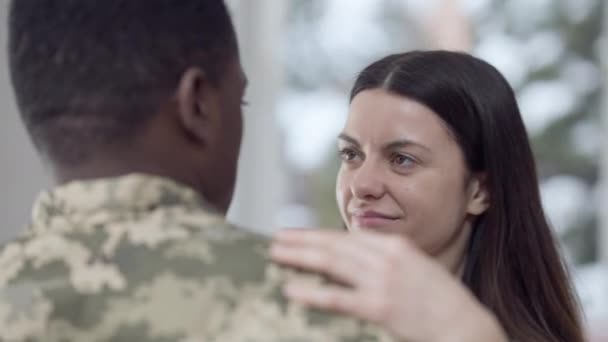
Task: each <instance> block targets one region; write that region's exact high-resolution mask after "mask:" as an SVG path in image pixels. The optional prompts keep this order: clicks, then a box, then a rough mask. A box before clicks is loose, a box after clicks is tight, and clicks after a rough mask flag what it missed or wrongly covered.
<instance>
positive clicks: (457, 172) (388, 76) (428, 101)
mask: <svg viewBox="0 0 608 342" xmlns="http://www.w3.org/2000/svg"><path fill="white" fill-rule="evenodd" d="M350 99H351V104H350V111H349V116H348V120H347V122H346V125H345V128H344V131H343V133H342V134H341V135H340V138H339V150H340V155H341V157H342V160H343V162H342V166H341V168H340V171H339V174H338V181H337V191H336V192H337V200H338V203H339V207H340V212H341V215H342V218H343V219H344V221H345V223H346V225H347V227H348V230H349V231H363V232H372V233H364V234H363V235H361V234H357V236H353V237H350V238H349V239H345V238H344V237H343V236H340V235H336V234H335V233H324V232H300V233H297V232H289V233H282V234H281V235H279V237H278V239H277V243H276V244H275V248H274V249H273V256H274V258H275V260H277V261H279V262H283V263H286V264H291V265H295V266H299V267H303V268H307V269H310V270H314V271H319V272H322V273H326V274H328V275H330V276H333V277H334V278H338V280H341V281H342V282H343V283H345V284H347V285H349V287H346V288H336V287H332V288H328V287H325V288H323V287H322V286H317V287H316V288H315V289H311V288H310V287H309V288H302V286H300V287H299V288H298V286H297V285H298V284H295V286H294V285H293V284H292V286H291V287H290V291H287V294H288V295H289V296H290V297H292V298H295V299H299V300H300V301H302V302H304V303H307V304H309V305H313V306H318V307H322V308H329V309H334V310H340V311H344V312H346V313H349V314H353V315H356V316H359V317H361V318H364V319H368V320H372V321H376V322H377V323H380V324H382V325H384V326H385V327H387V328H388V329H389V330H391V331H392V332H393V333H394V334H395V335H398V336H401V337H403V338H409V339H411V340H415V339H416V338H419V339H420V340H425V336H424V334H431V333H433V327H434V330H446V329H447V328H446V329H443V327H447V326H448V325H449V324H448V325H441V324H439V325H437V324H433V325H429V324H428V323H425V322H424V320H423V319H421V317H424V318H426V319H431V320H432V319H435V318H437V317H440V316H441V315H438V314H436V313H437V312H442V315H443V316H442V317H443V318H445V319H446V320H449V319H454V318H457V317H458V314H457V313H458V306H459V305H463V307H465V308H467V310H465V311H467V312H468V311H471V312H473V311H474V312H475V313H480V312H481V311H480V310H478V308H479V307H482V308H487V310H489V312H491V313H492V316H494V317H495V318H496V319H497V320H498V322H499V323H500V325H501V326H502V328H504V331H506V333H507V335H508V336H509V338H511V339H514V340H517V341H563V342H566V341H568V342H573V341H583V337H582V332H581V328H580V319H579V310H578V307H577V303H576V300H575V298H574V295H573V292H572V289H571V286H570V282H569V278H568V275H567V272H566V270H565V268H564V266H563V264H562V260H561V258H560V255H559V253H558V251H557V248H556V242H555V239H554V237H553V235H552V232H551V229H550V227H549V225H548V223H547V221H546V219H545V216H544V214H543V210H542V207H541V202H540V195H539V189H538V180H537V175H536V170H535V164H534V158H533V155H532V151H531V148H530V144H529V141H528V137H527V135H526V130H525V127H524V125H523V122H522V119H521V115H520V113H519V109H518V106H517V103H516V100H515V96H514V94H513V90H512V89H511V88H510V86H509V85H508V83H507V82H506V80H505V79H504V78H503V77H502V75H501V74H500V73H499V72H498V71H497V70H496V69H495V68H493V67H492V66H490V65H489V64H487V63H485V62H483V61H481V60H479V59H477V58H474V57H472V56H469V55H466V54H461V53H455V52H446V51H428V52H410V53H405V54H398V55H391V56H388V57H386V58H383V59H381V60H379V61H377V62H375V63H373V64H371V65H369V66H368V67H367V68H365V69H364V70H363V72H362V73H361V74H360V75H359V76H358V78H357V80H356V82H355V85H354V87H353V89H352V92H351V97H350ZM378 232H379V233H389V234H391V235H393V236H401V237H403V239H404V240H405V243H397V244H395V243H392V242H391V241H394V238H393V240H390V239H386V237H384V241H383V240H382V238H381V237H378V236H377V234H374V233H378ZM365 241H368V242H367V244H368V245H367V246H366V245H365V244H366V242H365ZM369 241H373V244H374V245H375V246H371V244H372V243H370V242H369ZM408 241H410V242H413V245H415V247H413V246H412V244H410V243H409V242H408ZM391 245H399V248H400V249H401V250H407V252H405V253H401V254H400V253H399V252H396V251H395V250H396V249H395V248H389V247H390V246H391ZM387 246H389V247H387ZM416 249H420V250H421V251H422V252H424V254H426V255H428V256H431V257H433V259H434V260H435V263H436V264H439V265H442V266H443V269H444V270H447V271H449V272H450V273H451V274H452V275H454V276H455V277H457V278H460V279H461V280H462V283H463V284H464V285H465V286H466V288H468V291H465V290H464V289H462V290H461V289H458V287H457V286H455V285H454V286H452V284H450V287H449V288H447V287H446V288H444V289H441V290H437V291H434V292H433V287H434V286H438V285H436V283H434V281H440V282H446V283H448V284H449V283H450V281H451V280H450V279H448V278H450V277H443V276H442V275H441V272H442V271H437V270H435V269H434V268H433V267H434V266H433V265H432V264H433V263H432V262H430V261H428V262H427V260H425V258H424V257H423V256H419V255H418V254H416V252H415V250H416ZM419 254H422V253H419ZM396 256H401V257H402V258H408V257H409V258H410V259H413V260H416V262H412V261H411V260H409V261H403V260H398V259H399V258H396ZM352 259H356V262H353V261H349V260H352ZM328 261H331V262H328ZM380 262H385V263H386V262H389V263H391V267H384V269H387V270H388V271H386V272H385V273H384V275H379V276H378V277H373V275H374V274H376V275H377V274H379V273H378V272H380V271H378V269H382V266H380ZM338 264H340V265H343V267H338V266H336V265H338ZM420 264H423V265H424V267H422V266H420ZM348 265H350V267H351V269H347V268H348ZM404 265H405V266H404ZM408 270H409V271H416V272H418V273H416V272H409V271H408ZM374 272H375V273H374ZM399 272H401V273H400V274H399V276H395V273H399ZM408 272H409V274H404V273H408ZM443 272H445V271H443ZM356 274H359V275H358V276H357V275H356ZM362 274H363V275H362ZM424 274H430V275H432V276H428V277H426V278H425V276H424ZM413 275H422V276H413ZM374 278H376V279H374ZM416 278H417V279H418V282H416V281H415V279H416ZM370 279H371V280H370ZM378 279H383V281H378ZM399 279H408V280H407V281H405V280H404V281H405V282H404V283H403V284H405V283H407V282H409V283H408V284H409V285H408V286H410V288H407V289H405V290H403V292H401V293H399V290H398V289H395V290H394V291H393V292H392V294H391V295H392V296H393V297H392V298H390V299H389V300H384V302H382V300H381V299H379V298H381V296H385V297H386V295H387V294H386V293H377V292H381V291H375V292H374V291H371V290H368V291H365V290H364V289H376V290H378V289H380V288H387V289H389V288H393V287H391V286H392V285H394V284H396V283H399V281H400V280H399ZM452 279H453V277H452ZM371 283H375V284H376V285H370V284H371ZM378 284H380V285H378ZM425 284H426V285H425ZM300 285H301V284H300ZM414 285H417V287H411V286H414ZM446 286H447V285H446ZM362 289H363V290H362ZM402 289H403V288H402ZM313 290H314V291H313ZM443 290H445V291H443ZM408 291H409V292H408ZM441 293H444V294H445V293H449V295H447V294H445V295H443V297H442V300H443V302H442V304H441V305H440V306H439V305H438V304H434V303H437V302H438V301H437V300H432V299H433V298H432V297H433V296H435V295H437V294H441ZM470 293H472V294H473V296H474V297H475V298H476V300H475V302H476V303H478V304H480V305H478V307H477V308H476V306H475V305H471V303H472V301H471V300H469V299H468V298H467V296H468V295H469V294H470ZM320 294H323V296H321V295H320ZM419 294H422V295H420V296H419ZM412 296H417V298H418V299H420V300H418V302H419V304H416V305H419V308H418V309H419V310H418V309H417V310H409V311H408V310H407V308H403V309H404V310H402V311H400V310H399V309H398V308H397V307H399V302H400V301H401V300H405V301H407V302H408V305H414V304H415V303H414V302H415V301H412V300H411V297H412ZM424 296H426V297H424ZM402 297H403V298H402ZM366 302H367V303H375V304H374V305H375V306H374V305H368V306H367V307H365V308H364V303H366ZM377 303H381V304H377ZM420 303H423V304H420ZM424 305H426V307H424ZM433 305H435V306H433ZM403 306H404V305H402V307H403ZM377 307H380V308H381V309H380V310H373V309H370V308H377ZM450 307H451V308H452V309H449V308H450ZM469 309H470V310H469ZM370 310H371V311H379V312H381V313H380V314H378V313H377V312H372V313H370ZM476 310H477V311H476ZM425 314H426V316H425ZM414 316H417V318H416V317H414ZM465 316H466V315H465ZM473 316H475V315H473ZM473 316H471V317H473ZM482 316H483V315H477V316H475V317H482ZM473 321H474V320H473ZM436 322H437V321H436ZM468 322H471V320H469V321H468ZM407 323H411V324H409V325H408V324H407ZM446 324H447V323H446ZM425 325H426V326H428V327H427V328H426V329H423V327H424V326H425ZM408 330H409V331H416V333H410V332H408ZM473 330H474V329H473ZM408 334H409V335H408ZM416 334H418V335H416ZM427 336H428V335H427ZM426 340H429V341H430V340H432V339H429V338H427V339H426Z"/></svg>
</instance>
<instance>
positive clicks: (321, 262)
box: [271, 230, 507, 342]
mask: <svg viewBox="0 0 608 342" xmlns="http://www.w3.org/2000/svg"><path fill="white" fill-rule="evenodd" d="M271 255H272V258H273V259H274V260H275V261H276V262H279V263H281V264H284V265H288V266H292V267H297V268H301V269H305V270H308V271H312V272H317V273H322V274H325V275H327V276H329V277H330V278H332V279H333V280H335V281H336V282H337V283H331V284H329V283H326V284H304V283H290V284H286V286H285V289H284V292H285V294H286V295H287V296H288V297H289V298H291V299H292V300H295V301H298V302H301V303H303V304H304V305H308V306H312V307H315V308H318V309H324V310H331V311H337V312H341V313H344V314H347V315H351V316H355V317H357V318H360V319H363V320H366V321H369V322H372V323H375V324H378V325H380V326H382V327H384V328H385V329H387V330H388V331H390V332H391V333H392V334H393V335H395V337H397V338H399V339H402V340H404V341H437V342H443V341H446V342H447V341H450V342H459V341H467V342H475V341H480V342H482V341H483V342H491V341H497V342H498V341H500V342H502V341H507V338H506V336H505V333H504V331H503V330H502V327H501V326H500V324H499V323H498V322H497V320H496V318H495V317H494V315H493V314H492V313H491V312H489V311H488V310H487V309H486V308H485V307H483V305H481V303H479V302H478V301H477V300H476V299H475V297H474V296H473V295H472V293H471V292H470V291H469V290H468V289H467V288H466V287H464V286H463V285H462V284H461V283H460V281H458V279H456V278H455V277H454V276H452V275H451V274H450V273H448V271H447V270H445V269H444V268H443V267H441V266H440V265H439V264H438V263H436V262H435V261H434V260H433V259H432V258H430V257H428V256H427V255H425V254H424V253H423V252H421V251H420V250H419V249H418V248H417V247H416V246H415V245H414V244H413V243H410V242H409V241H407V240H405V239H403V238H401V237H396V236H389V235H387V234H379V233H373V232H356V233H346V232H336V231H327V230H289V231H283V232H280V233H279V234H277V236H276V238H275V241H274V243H273V246H272V249H271ZM339 284H341V285H339Z"/></svg>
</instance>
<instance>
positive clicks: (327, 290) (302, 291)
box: [283, 282, 368, 319]
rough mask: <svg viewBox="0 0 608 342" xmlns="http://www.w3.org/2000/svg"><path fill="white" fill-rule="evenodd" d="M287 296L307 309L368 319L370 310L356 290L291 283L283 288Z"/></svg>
mask: <svg viewBox="0 0 608 342" xmlns="http://www.w3.org/2000/svg"><path fill="white" fill-rule="evenodd" d="M283 292H284V294H285V296H286V297H287V298H289V299H291V300H293V301H295V302H298V303H300V304H303V305H304V306H307V307H313V308H316V309H319V310H328V311H332V312H338V313H342V314H345V315H352V316H355V317H357V318H360V319H367V318H368V317H367V313H368V310H366V307H365V306H364V303H365V302H364V301H362V300H361V299H362V298H361V295H359V294H357V293H356V290H354V289H349V288H344V287H340V286H337V285H329V284H309V283H299V282H291V283H288V284H287V285H285V287H284V288H283Z"/></svg>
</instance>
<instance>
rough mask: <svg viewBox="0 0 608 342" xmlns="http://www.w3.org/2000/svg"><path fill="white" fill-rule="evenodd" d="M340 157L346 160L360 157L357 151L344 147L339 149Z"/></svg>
mask: <svg viewBox="0 0 608 342" xmlns="http://www.w3.org/2000/svg"><path fill="white" fill-rule="evenodd" d="M339 154H340V158H342V160H344V161H353V160H355V159H356V158H357V157H358V154H357V152H356V151H354V150H353V149H350V148H343V149H341V150H340V151H339Z"/></svg>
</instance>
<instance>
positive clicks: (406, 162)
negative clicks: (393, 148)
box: [391, 153, 416, 167]
mask: <svg viewBox="0 0 608 342" xmlns="http://www.w3.org/2000/svg"><path fill="white" fill-rule="evenodd" d="M391 162H392V163H394V164H396V165H397V166H400V167H410V166H413V165H414V164H416V160H414V158H412V157H409V156H407V155H405V154H399V153H397V154H395V155H393V157H392V158H391Z"/></svg>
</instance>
